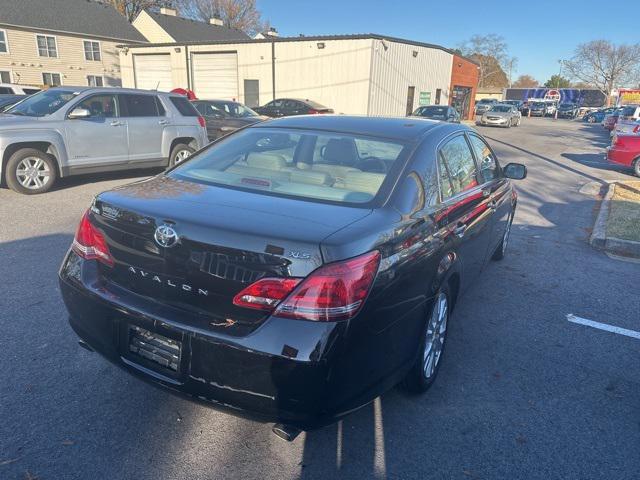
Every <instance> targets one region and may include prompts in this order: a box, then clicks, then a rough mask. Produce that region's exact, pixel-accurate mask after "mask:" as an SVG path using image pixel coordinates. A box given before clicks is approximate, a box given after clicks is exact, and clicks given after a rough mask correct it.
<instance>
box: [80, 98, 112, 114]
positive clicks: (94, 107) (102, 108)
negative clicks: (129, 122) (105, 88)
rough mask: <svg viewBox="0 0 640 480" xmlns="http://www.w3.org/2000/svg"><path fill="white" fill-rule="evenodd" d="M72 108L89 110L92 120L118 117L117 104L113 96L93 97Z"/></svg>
mask: <svg viewBox="0 0 640 480" xmlns="http://www.w3.org/2000/svg"><path fill="white" fill-rule="evenodd" d="M74 108H84V109H86V110H89V112H90V113H91V116H92V117H93V118H115V117H117V116H118V102H117V101H116V96H115V95H94V96H92V97H89V98H86V99H84V100H82V101H81V102H80V103H79V104H78V105H76V106H75V107H74Z"/></svg>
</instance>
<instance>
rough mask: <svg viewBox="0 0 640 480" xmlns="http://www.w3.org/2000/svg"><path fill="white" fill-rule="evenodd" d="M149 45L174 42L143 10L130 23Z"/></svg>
mask: <svg viewBox="0 0 640 480" xmlns="http://www.w3.org/2000/svg"><path fill="white" fill-rule="evenodd" d="M131 25H133V26H134V27H135V28H136V29H137V30H138V31H139V32H140V33H141V34H142V36H143V37H144V38H146V39H147V40H149V42H151V43H169V42H174V41H175V40H174V39H173V37H172V36H171V35H169V34H168V33H167V32H166V31H165V30H164V29H163V28H162V27H161V26H160V25H158V23H157V22H156V21H155V20H154V19H153V18H152V17H151V15H149V14H148V13H147V12H146V11H145V10H143V11H142V12H140V14H139V15H138V16H137V17H136V19H135V20H134V21H133V22H132V23H131Z"/></svg>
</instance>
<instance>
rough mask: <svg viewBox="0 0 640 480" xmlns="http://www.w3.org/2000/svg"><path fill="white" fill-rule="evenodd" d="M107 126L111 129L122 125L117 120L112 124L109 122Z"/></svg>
mask: <svg viewBox="0 0 640 480" xmlns="http://www.w3.org/2000/svg"><path fill="white" fill-rule="evenodd" d="M109 125H111V126H112V127H119V126H120V125H122V123H120V122H119V121H117V120H114V121H113V122H111V123H110V124H109Z"/></svg>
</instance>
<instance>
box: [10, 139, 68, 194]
mask: <svg viewBox="0 0 640 480" xmlns="http://www.w3.org/2000/svg"><path fill="white" fill-rule="evenodd" d="M6 177H7V186H8V187H9V188H10V189H11V190H13V191H14V192H17V193H22V194H23V195H37V194H39V193H45V192H48V191H49V190H51V187H53V185H54V184H55V183H56V180H57V179H58V167H57V164H56V161H55V157H54V156H53V155H50V154H48V153H44V152H41V151H40V150H36V149H35V148H23V149H20V150H18V151H17V152H15V153H14V154H13V155H11V157H10V158H9V161H8V162H7V170H6Z"/></svg>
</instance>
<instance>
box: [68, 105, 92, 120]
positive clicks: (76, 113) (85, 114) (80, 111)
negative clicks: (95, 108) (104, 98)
mask: <svg viewBox="0 0 640 480" xmlns="http://www.w3.org/2000/svg"><path fill="white" fill-rule="evenodd" d="M90 116H91V112H90V111H89V110H87V109H86V108H80V107H78V108H74V109H73V111H72V112H71V113H70V114H69V118H70V119H71V120H74V119H79V118H89V117H90Z"/></svg>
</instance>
